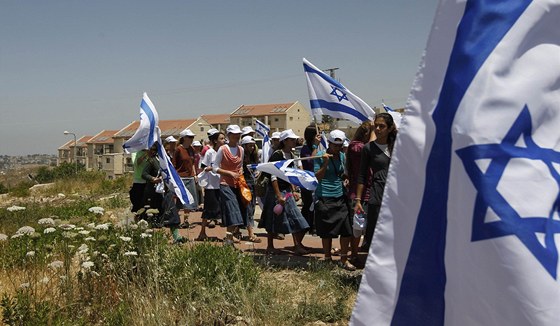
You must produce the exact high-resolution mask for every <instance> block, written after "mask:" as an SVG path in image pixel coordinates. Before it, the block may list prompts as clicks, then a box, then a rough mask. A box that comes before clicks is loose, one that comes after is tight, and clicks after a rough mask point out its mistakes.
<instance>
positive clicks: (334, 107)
mask: <svg viewBox="0 0 560 326" xmlns="http://www.w3.org/2000/svg"><path fill="white" fill-rule="evenodd" d="M309 102H310V104H311V109H326V110H329V111H338V112H342V113H345V114H348V115H351V116H353V117H356V119H360V121H366V120H369V119H368V117H366V116H365V115H363V114H361V113H360V112H358V111H356V110H355V109H353V108H351V107H348V106H346V105H343V104H340V103H334V102H328V101H325V100H310V101H309Z"/></svg>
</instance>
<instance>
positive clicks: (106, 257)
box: [101, 254, 109, 259]
mask: <svg viewBox="0 0 560 326" xmlns="http://www.w3.org/2000/svg"><path fill="white" fill-rule="evenodd" d="M101 257H103V258H105V259H109V255H107V254H101Z"/></svg>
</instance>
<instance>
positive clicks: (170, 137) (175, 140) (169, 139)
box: [165, 136, 177, 143]
mask: <svg viewBox="0 0 560 326" xmlns="http://www.w3.org/2000/svg"><path fill="white" fill-rule="evenodd" d="M165 142H166V143H176V142H177V139H175V137H173V136H169V137H167V138H165Z"/></svg>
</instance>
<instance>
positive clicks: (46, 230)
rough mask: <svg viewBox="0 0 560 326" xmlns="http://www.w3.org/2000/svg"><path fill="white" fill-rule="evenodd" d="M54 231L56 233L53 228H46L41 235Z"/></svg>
mask: <svg viewBox="0 0 560 326" xmlns="http://www.w3.org/2000/svg"><path fill="white" fill-rule="evenodd" d="M54 231H56V229H55V228H46V229H44V230H43V233H44V234H47V233H53V232H54Z"/></svg>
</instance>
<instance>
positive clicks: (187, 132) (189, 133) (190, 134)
mask: <svg viewBox="0 0 560 326" xmlns="http://www.w3.org/2000/svg"><path fill="white" fill-rule="evenodd" d="M194 136H195V134H194V132H192V131H191V130H190V129H188V128H187V129H185V130H183V131H181V133H180V134H179V137H194Z"/></svg>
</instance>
